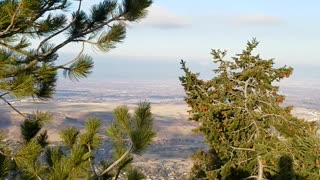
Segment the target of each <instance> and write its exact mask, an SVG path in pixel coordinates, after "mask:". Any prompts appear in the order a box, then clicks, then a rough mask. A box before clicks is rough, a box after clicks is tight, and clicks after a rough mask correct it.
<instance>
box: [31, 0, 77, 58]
mask: <svg viewBox="0 0 320 180" xmlns="http://www.w3.org/2000/svg"><path fill="white" fill-rule="evenodd" d="M81 5H82V0H80V1H79V5H78V9H77V12H76V17H77V16H78V14H79V12H80V10H81ZM76 17H75V18H74V19H73V20H72V21H71V22H70V23H69V25H68V26H66V27H64V28H62V29H61V30H60V31H57V32H56V33H53V34H52V35H51V36H49V37H47V38H45V39H44V40H42V41H41V42H40V44H39V46H38V48H37V50H36V52H37V54H39V50H40V48H41V47H42V46H43V44H45V43H46V42H47V41H49V40H50V39H52V38H54V37H56V36H57V35H59V34H61V33H62V32H64V31H66V30H67V29H68V28H70V27H71V25H72V24H73V23H74V22H75V20H76Z"/></svg>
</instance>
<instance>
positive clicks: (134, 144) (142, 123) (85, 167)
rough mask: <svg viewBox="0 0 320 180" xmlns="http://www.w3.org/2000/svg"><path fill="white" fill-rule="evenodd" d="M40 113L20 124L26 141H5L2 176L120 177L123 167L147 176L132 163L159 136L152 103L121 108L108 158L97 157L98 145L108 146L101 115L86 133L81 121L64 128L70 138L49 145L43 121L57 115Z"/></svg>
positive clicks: (112, 127)
mask: <svg viewBox="0 0 320 180" xmlns="http://www.w3.org/2000/svg"><path fill="white" fill-rule="evenodd" d="M34 116H35V117H36V118H35V119H26V120H25V121H24V122H23V123H22V125H21V126H20V131H21V141H20V142H19V143H18V144H17V145H16V147H13V146H12V144H11V145H10V144H7V143H6V142H4V141H2V144H1V145H0V148H1V151H0V177H1V178H5V177H6V178H9V179H14V178H18V179H57V180H60V179H111V178H113V177H115V179H118V178H119V176H120V175H121V173H123V172H126V173H125V176H126V178H127V179H143V178H144V177H145V176H144V175H143V174H142V173H141V172H139V171H138V170H137V169H135V168H134V167H133V166H132V165H131V164H132V161H133V154H141V153H143V152H144V150H145V149H146V148H147V146H148V145H149V144H151V142H152V140H153V138H154V137H155V132H154V131H153V127H152V125H153V117H152V114H151V106H150V103H147V102H142V103H140V104H139V105H138V107H137V108H136V109H135V111H134V114H133V115H131V114H130V113H129V109H128V107H127V106H119V107H117V108H116V109H115V111H114V118H115V120H114V122H113V123H112V124H111V125H110V126H109V127H108V128H107V130H106V135H107V139H108V140H109V141H110V142H111V144H112V147H113V151H114V152H113V154H112V159H109V160H108V161H105V159H95V155H96V154H95V151H96V150H97V148H103V147H101V146H102V143H103V137H102V136H101V135H100V134H99V132H100V131H101V127H102V123H101V120H100V119H97V118H89V119H88V120H87V121H86V124H85V131H84V132H82V133H80V131H79V130H78V129H77V128H75V127H69V128H66V129H63V130H61V131H60V137H61V138H62V140H63V143H64V144H63V145H61V146H49V143H48V141H47V136H46V131H45V130H44V129H43V125H44V124H45V123H46V122H48V121H49V120H50V119H51V116H50V115H49V114H48V113H41V112H37V113H35V114H34ZM44 134H45V135H44ZM43 136H45V138H43ZM2 140H4V138H2Z"/></svg>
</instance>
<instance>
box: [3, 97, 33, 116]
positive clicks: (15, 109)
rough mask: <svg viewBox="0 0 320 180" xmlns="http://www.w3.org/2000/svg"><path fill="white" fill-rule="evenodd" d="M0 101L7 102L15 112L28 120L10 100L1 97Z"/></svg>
mask: <svg viewBox="0 0 320 180" xmlns="http://www.w3.org/2000/svg"><path fill="white" fill-rule="evenodd" d="M0 99H2V100H3V101H4V102H6V103H7V104H8V105H9V106H10V107H11V108H12V109H13V110H14V111H16V112H17V113H18V114H20V115H21V116H22V117H23V118H24V119H28V118H27V116H26V115H24V114H23V113H22V112H20V111H19V110H18V109H17V108H15V107H14V106H13V105H12V104H11V103H10V102H9V101H8V100H6V99H5V98H4V97H2V96H0Z"/></svg>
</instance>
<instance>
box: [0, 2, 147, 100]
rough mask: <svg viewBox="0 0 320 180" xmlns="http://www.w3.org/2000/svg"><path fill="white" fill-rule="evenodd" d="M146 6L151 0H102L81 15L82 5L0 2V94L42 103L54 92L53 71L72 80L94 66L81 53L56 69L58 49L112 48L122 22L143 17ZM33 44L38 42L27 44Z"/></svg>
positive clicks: (121, 36) (120, 38)
mask: <svg viewBox="0 0 320 180" xmlns="http://www.w3.org/2000/svg"><path fill="white" fill-rule="evenodd" d="M151 3H152V1H150V0H124V1H122V2H118V1H116V0H102V1H100V2H98V3H97V4H96V5H93V6H92V7H91V11H89V12H84V11H83V10H82V1H72V0H50V1H47V0H4V1H1V3H0V65H1V66H0V91H1V92H2V93H3V94H4V95H3V96H5V95H6V96H9V95H11V97H14V98H26V97H33V98H39V99H42V100H46V99H48V98H51V97H52V95H53V94H54V91H55V87H56V81H57V74H58V73H57V71H58V70H63V74H64V76H65V77H68V78H70V79H73V80H78V79H80V78H85V77H87V76H88V75H89V74H90V73H91V69H92V68H93V61H92V59H91V57H89V56H88V55H84V54H83V50H81V51H80V52H79V54H78V55H77V56H76V57H75V58H74V59H71V60H70V61H69V62H67V63H65V64H62V65H56V62H57V61H58V60H59V50H60V49H62V48H64V47H65V46H66V45H68V44H74V43H82V44H83V48H85V45H92V46H93V47H94V48H97V49H100V50H101V51H104V52H107V51H109V50H110V49H112V48H115V45H116V44H117V43H120V42H122V41H123V39H124V38H125V35H126V26H125V22H130V21H138V20H140V19H141V18H143V17H144V16H145V15H146V13H147V8H148V7H149V6H150V5H151ZM71 4H74V6H71ZM71 7H75V9H72V8H71ZM70 11H71V12H70ZM69 12H70V13H69ZM63 35H64V37H63ZM34 40H37V41H38V42H40V43H38V44H36V43H31V42H35V41H34ZM53 42H55V43H53ZM1 95H2V94H0V96H1Z"/></svg>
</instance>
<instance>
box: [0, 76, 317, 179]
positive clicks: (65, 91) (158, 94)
mask: <svg viewBox="0 0 320 180" xmlns="http://www.w3.org/2000/svg"><path fill="white" fill-rule="evenodd" d="M281 87H282V88H281V89H280V90H281V92H282V93H283V94H285V95H286V96H287V100H286V102H285V105H294V107H295V108H294V111H293V114H294V115H296V116H298V117H301V118H305V119H306V120H308V121H318V122H320V103H319V102H320V96H317V94H320V93H319V92H320V85H319V84H316V83H314V82H313V83H312V82H311V83H310V84H309V85H308V84H307V87H306V83H305V82H299V81H294V82H286V83H285V84H281ZM183 97H184V94H183V90H182V88H181V87H180V86H179V84H178V83H177V82H108V83H105V84H102V85H101V83H91V84H81V83H79V84H75V85H74V86H73V85H71V86H70V84H67V83H66V84H63V83H61V84H60V85H59V87H58V91H57V93H56V96H55V97H54V99H53V100H50V101H48V102H33V101H32V100H31V99H27V100H20V101H16V100H12V103H13V104H14V105H15V107H16V108H18V109H19V110H21V111H22V112H25V113H31V112H32V111H35V110H41V111H48V112H50V113H52V115H53V117H54V120H53V121H52V122H50V123H48V124H47V125H46V127H45V128H46V129H47V130H48V134H49V140H50V142H52V143H53V144H58V143H59V141H60V137H59V131H60V130H61V129H62V128H66V127H68V126H75V127H77V128H79V129H83V127H84V123H85V121H86V119H87V118H88V117H98V118H100V119H101V120H102V122H103V124H104V126H108V125H110V124H111V123H112V121H113V114H112V111H113V109H114V108H115V107H117V106H118V105H122V104H125V105H128V106H129V108H130V109H131V110H133V109H134V107H135V105H136V103H137V102H139V101H140V100H145V99H147V100H148V101H150V102H151V103H152V113H153V114H154V117H155V124H154V129H155V131H156V132H157V137H156V138H155V139H154V143H153V144H152V145H151V146H150V148H149V149H148V150H147V152H146V153H144V154H143V155H141V156H136V157H135V165H136V166H137V167H139V168H140V169H141V170H143V171H144V172H145V174H147V175H148V177H149V179H185V177H186V176H187V173H188V171H189V170H190V167H191V166H192V162H191V160H190V159H189V156H190V155H191V154H192V153H193V152H195V151H196V150H197V149H206V145H205V143H204V140H203V138H202V137H201V136H200V135H196V134H194V133H192V129H194V128H196V126H197V125H196V124H195V123H193V122H190V121H188V114H187V110H188V107H187V105H186V104H185V103H184V102H183ZM0 118H1V121H0V128H1V130H2V131H4V132H5V133H6V134H7V135H8V139H18V138H19V133H18V132H19V125H20V123H21V121H22V119H21V117H20V116H19V115H18V114H16V113H15V112H14V111H12V110H11V109H10V108H9V107H8V106H6V105H5V104H1V105H0ZM101 134H102V135H103V134H104V130H102V131H101ZM96 153H97V156H98V157H99V158H105V157H107V156H108V155H109V154H110V153H111V152H110V145H109V144H108V142H107V141H106V143H104V145H103V147H101V148H100V149H98V150H97V152H96Z"/></svg>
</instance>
